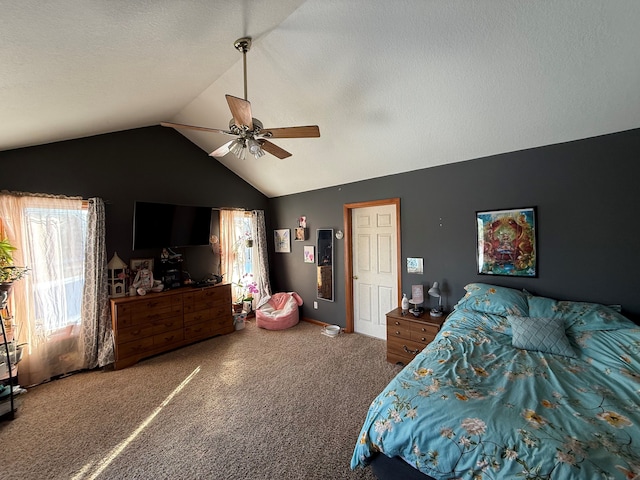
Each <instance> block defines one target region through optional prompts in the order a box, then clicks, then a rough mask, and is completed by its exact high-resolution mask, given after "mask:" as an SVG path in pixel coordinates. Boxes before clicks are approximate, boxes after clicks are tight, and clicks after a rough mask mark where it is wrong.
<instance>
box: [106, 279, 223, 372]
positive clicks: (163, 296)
mask: <svg viewBox="0 0 640 480" xmlns="http://www.w3.org/2000/svg"><path fill="white" fill-rule="evenodd" d="M111 319H112V322H113V332H114V337H115V345H116V348H115V368H116V369H119V368H124V367H128V366H130V365H133V364H134V363H136V362H137V361H138V360H140V359H142V358H146V357H150V356H152V355H156V354H158V353H162V352H166V351H168V350H172V349H174V348H178V347H182V346H184V345H188V344H190V343H194V342H197V341H199V340H203V339H205V338H209V337H214V336H216V335H223V334H226V333H231V332H233V331H234V330H235V328H234V325H233V314H232V308H231V285H230V284H220V285H215V286H210V287H204V288H183V289H176V290H169V291H165V292H161V293H149V294H147V295H144V296H136V297H120V298H112V299H111Z"/></svg>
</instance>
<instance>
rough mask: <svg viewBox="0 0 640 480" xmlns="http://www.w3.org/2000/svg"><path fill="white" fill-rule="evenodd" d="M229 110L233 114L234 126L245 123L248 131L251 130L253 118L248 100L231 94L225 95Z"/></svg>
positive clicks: (240, 125)
mask: <svg viewBox="0 0 640 480" xmlns="http://www.w3.org/2000/svg"><path fill="white" fill-rule="evenodd" d="M225 97H226V99H227V103H228V104H229V110H231V115H232V116H233V121H234V122H235V124H236V126H238V127H242V126H243V125H245V126H246V127H247V128H248V129H249V131H251V130H253V118H252V117H251V103H249V101H248V100H244V99H242V98H238V97H234V96H233V95H225Z"/></svg>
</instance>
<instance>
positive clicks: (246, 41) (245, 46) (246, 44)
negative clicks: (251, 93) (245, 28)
mask: <svg viewBox="0 0 640 480" xmlns="http://www.w3.org/2000/svg"><path fill="white" fill-rule="evenodd" d="M233 46H234V47H236V50H238V51H239V52H242V70H243V71H244V99H245V100H247V52H248V51H249V49H250V48H251V37H242V38H239V39H238V40H236V41H235V42H233Z"/></svg>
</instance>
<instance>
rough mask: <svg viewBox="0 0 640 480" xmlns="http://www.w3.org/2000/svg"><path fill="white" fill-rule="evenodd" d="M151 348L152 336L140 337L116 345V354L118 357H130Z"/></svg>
mask: <svg viewBox="0 0 640 480" xmlns="http://www.w3.org/2000/svg"><path fill="white" fill-rule="evenodd" d="M152 348H153V337H145V338H140V339H138V340H134V341H132V342H127V343H121V344H118V345H116V354H117V356H118V358H125V357H130V356H132V355H138V354H142V353H145V352H147V351H149V350H151V349H152Z"/></svg>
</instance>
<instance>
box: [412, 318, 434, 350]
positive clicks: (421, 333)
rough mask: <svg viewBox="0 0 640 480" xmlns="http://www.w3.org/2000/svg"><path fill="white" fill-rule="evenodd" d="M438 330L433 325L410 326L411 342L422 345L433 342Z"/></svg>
mask: <svg viewBox="0 0 640 480" xmlns="http://www.w3.org/2000/svg"><path fill="white" fill-rule="evenodd" d="M439 330H440V329H439V328H438V327H436V326H435V325H427V324H418V323H413V324H412V325H411V337H410V338H411V340H414V341H416V342H420V343H424V344H425V345H426V344H427V343H429V342H431V340H433V339H434V338H435V336H436V334H437V333H438V331H439Z"/></svg>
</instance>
